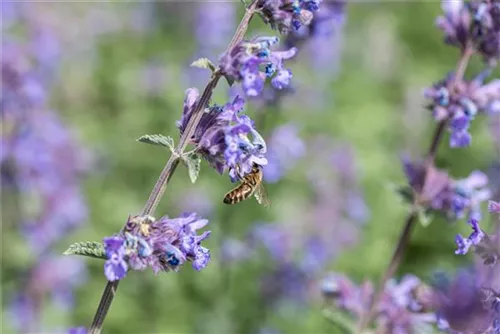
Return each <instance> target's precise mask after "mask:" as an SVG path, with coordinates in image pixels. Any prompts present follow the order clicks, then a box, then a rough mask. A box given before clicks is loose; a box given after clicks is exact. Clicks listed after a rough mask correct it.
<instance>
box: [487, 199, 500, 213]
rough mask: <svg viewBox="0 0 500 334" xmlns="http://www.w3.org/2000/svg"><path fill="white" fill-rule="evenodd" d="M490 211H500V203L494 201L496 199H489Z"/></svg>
mask: <svg viewBox="0 0 500 334" xmlns="http://www.w3.org/2000/svg"><path fill="white" fill-rule="evenodd" d="M488 211H489V212H494V213H500V203H499V202H494V201H489V202H488Z"/></svg>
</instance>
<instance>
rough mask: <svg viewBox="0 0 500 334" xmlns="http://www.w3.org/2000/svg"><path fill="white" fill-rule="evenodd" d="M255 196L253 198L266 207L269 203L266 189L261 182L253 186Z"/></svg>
mask: <svg viewBox="0 0 500 334" xmlns="http://www.w3.org/2000/svg"><path fill="white" fill-rule="evenodd" d="M253 195H254V196H255V199H256V200H257V202H258V203H259V204H261V205H263V206H265V207H266V208H267V207H269V206H270V205H271V201H270V200H269V197H268V196H267V191H266V188H265V187H264V185H263V184H262V183H259V185H257V187H256V188H255V192H254V193H253Z"/></svg>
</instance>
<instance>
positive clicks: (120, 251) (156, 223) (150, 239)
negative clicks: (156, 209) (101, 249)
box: [104, 213, 210, 281]
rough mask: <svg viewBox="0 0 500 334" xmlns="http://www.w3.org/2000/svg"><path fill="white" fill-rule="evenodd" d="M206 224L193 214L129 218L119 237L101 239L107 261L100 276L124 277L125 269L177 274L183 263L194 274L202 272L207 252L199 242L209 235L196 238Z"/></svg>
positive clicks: (205, 263)
mask: <svg viewBox="0 0 500 334" xmlns="http://www.w3.org/2000/svg"><path fill="white" fill-rule="evenodd" d="M207 224H208V220H206V219H201V218H199V217H198V216H197V215H196V214H194V213H191V214H183V215H181V216H180V217H179V218H174V219H170V218H168V217H167V216H164V217H162V218H160V219H159V220H155V219H154V218H153V217H150V216H145V217H141V216H135V217H131V218H129V220H128V221H127V224H126V226H125V228H124V229H123V231H122V232H120V234H119V235H117V236H113V237H109V238H105V239H104V244H105V249H106V255H107V258H108V260H107V261H106V263H105V264H104V273H105V275H106V278H107V279H108V280H110V281H114V280H119V279H122V278H123V277H125V275H126V273H127V268H131V269H134V270H144V269H145V268H146V267H151V268H152V269H153V271H154V272H155V274H158V273H159V272H160V271H178V270H179V268H180V266H182V265H183V264H184V263H185V262H186V261H190V262H192V266H193V268H194V269H196V270H201V269H203V268H205V267H206V266H207V264H208V262H209V260H210V251H209V250H208V249H206V248H205V247H203V246H201V245H200V244H201V242H202V241H203V240H205V239H206V238H208V237H209V236H210V232H209V231H208V232H204V233H202V234H201V235H198V234H197V233H196V231H197V230H198V229H201V228H203V227H205V226H206V225H207Z"/></svg>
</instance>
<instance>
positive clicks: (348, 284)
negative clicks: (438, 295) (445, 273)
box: [323, 274, 438, 334]
mask: <svg viewBox="0 0 500 334" xmlns="http://www.w3.org/2000/svg"><path fill="white" fill-rule="evenodd" d="M421 287H422V282H421V281H420V280H419V279H418V278H417V277H415V276H413V275H406V276H404V277H403V278H402V279H401V281H400V282H399V283H397V282H396V281H394V280H390V281H388V282H387V284H386V286H385V288H384V291H383V294H382V297H381V299H380V302H379V303H378V308H377V309H376V314H375V323H376V326H377V332H381V333H400V334H404V333H413V332H415V333H417V332H420V331H423V330H422V328H426V327H429V326H431V325H433V324H436V323H437V322H438V319H437V317H436V315H435V314H433V313H431V312H428V311H427V310H426V308H425V307H424V305H423V304H422V303H421V301H420V299H418V298H417V296H419V295H421V293H419V292H420V289H421ZM373 293H374V289H373V285H372V284H371V282H369V281H366V282H364V283H363V284H362V285H361V286H359V287H358V286H356V285H355V284H354V283H353V282H352V281H351V280H349V279H348V278H347V277H345V276H340V275H335V274H330V275H328V276H327V277H326V278H325V280H324V281H323V294H324V296H325V298H327V299H328V300H332V301H333V302H334V303H335V304H336V306H337V307H338V308H340V309H341V310H344V311H346V312H349V313H351V314H352V315H353V316H354V317H355V318H358V319H359V317H361V316H362V315H364V314H365V312H366V311H367V310H366V307H367V305H369V303H370V299H371V298H372V297H373Z"/></svg>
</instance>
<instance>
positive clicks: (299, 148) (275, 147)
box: [264, 124, 306, 183]
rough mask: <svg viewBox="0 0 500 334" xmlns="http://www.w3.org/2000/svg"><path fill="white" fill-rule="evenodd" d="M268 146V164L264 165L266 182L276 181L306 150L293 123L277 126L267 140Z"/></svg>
mask: <svg viewBox="0 0 500 334" xmlns="http://www.w3.org/2000/svg"><path fill="white" fill-rule="evenodd" d="M268 147H269V151H268V153H267V159H268V164H267V165H266V166H265V167H264V180H265V181H266V182H268V183H274V182H278V181H279V180H280V179H281V178H282V177H283V175H284V173H286V172H288V171H289V170H290V169H292V168H293V167H294V165H295V164H296V163H297V161H298V160H299V159H300V158H302V157H303V156H304V154H305V152H306V146H305V143H304V142H303V141H302V139H300V138H299V137H298V135H297V127H296V126H295V125H293V124H286V125H281V126H279V127H277V128H276V129H275V130H274V132H273V134H272V135H271V138H269V140H268Z"/></svg>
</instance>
